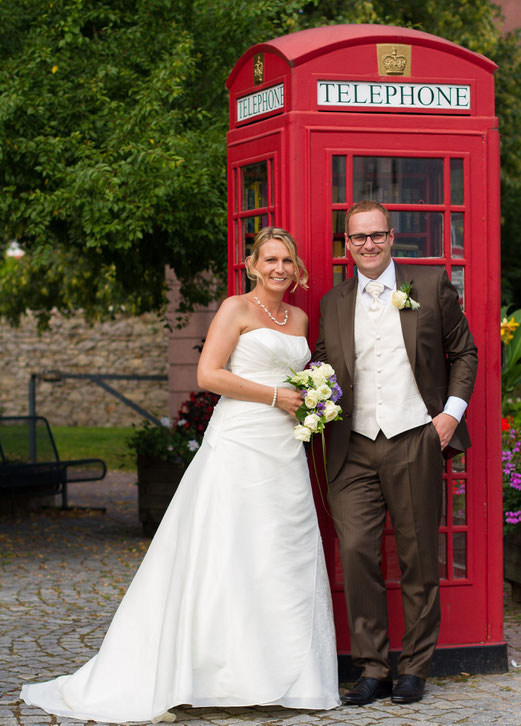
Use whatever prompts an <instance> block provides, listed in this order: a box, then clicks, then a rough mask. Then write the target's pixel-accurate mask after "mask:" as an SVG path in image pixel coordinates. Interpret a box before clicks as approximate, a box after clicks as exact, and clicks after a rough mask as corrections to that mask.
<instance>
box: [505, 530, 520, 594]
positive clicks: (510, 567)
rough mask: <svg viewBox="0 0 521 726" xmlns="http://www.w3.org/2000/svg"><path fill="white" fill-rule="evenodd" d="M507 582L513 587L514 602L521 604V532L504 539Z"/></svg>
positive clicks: (510, 534)
mask: <svg viewBox="0 0 521 726" xmlns="http://www.w3.org/2000/svg"><path fill="white" fill-rule="evenodd" d="M503 563H504V568H505V580H506V581H507V582H509V583H510V584H511V585H512V600H514V602H521V531H519V532H509V533H508V534H505V536H504V537H503Z"/></svg>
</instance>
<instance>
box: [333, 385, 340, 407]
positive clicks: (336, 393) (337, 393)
mask: <svg viewBox="0 0 521 726" xmlns="http://www.w3.org/2000/svg"><path fill="white" fill-rule="evenodd" d="M341 396H342V389H341V388H340V386H339V385H338V383H335V387H334V388H333V390H332V393H331V400H332V401H333V403H336V402H337V401H338V399H339V398H340V397H341Z"/></svg>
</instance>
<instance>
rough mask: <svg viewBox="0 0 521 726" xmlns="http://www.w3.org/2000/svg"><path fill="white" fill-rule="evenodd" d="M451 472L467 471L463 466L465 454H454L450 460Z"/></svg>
mask: <svg viewBox="0 0 521 726" xmlns="http://www.w3.org/2000/svg"><path fill="white" fill-rule="evenodd" d="M451 462H452V471H467V467H466V464H465V452H464V451H462V452H461V454H456V455H455V456H454V457H453V458H452V459H451Z"/></svg>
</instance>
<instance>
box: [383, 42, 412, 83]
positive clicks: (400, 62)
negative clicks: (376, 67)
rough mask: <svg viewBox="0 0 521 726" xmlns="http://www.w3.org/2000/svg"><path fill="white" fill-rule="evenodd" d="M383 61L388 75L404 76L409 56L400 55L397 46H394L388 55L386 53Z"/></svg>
mask: <svg viewBox="0 0 521 726" xmlns="http://www.w3.org/2000/svg"><path fill="white" fill-rule="evenodd" d="M382 62H383V66H384V68H385V72H386V73H387V75H388V76H403V74H404V71H405V68H406V67H407V58H406V57H405V56H404V55H398V49H397V48H393V49H392V51H391V52H390V53H389V54H388V55H384V57H383V58H382Z"/></svg>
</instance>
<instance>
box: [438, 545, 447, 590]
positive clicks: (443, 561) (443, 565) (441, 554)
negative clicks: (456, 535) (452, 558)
mask: <svg viewBox="0 0 521 726" xmlns="http://www.w3.org/2000/svg"><path fill="white" fill-rule="evenodd" d="M438 572H439V575H440V577H442V578H445V579H447V535H446V534H440V535H439V543H438Z"/></svg>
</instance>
